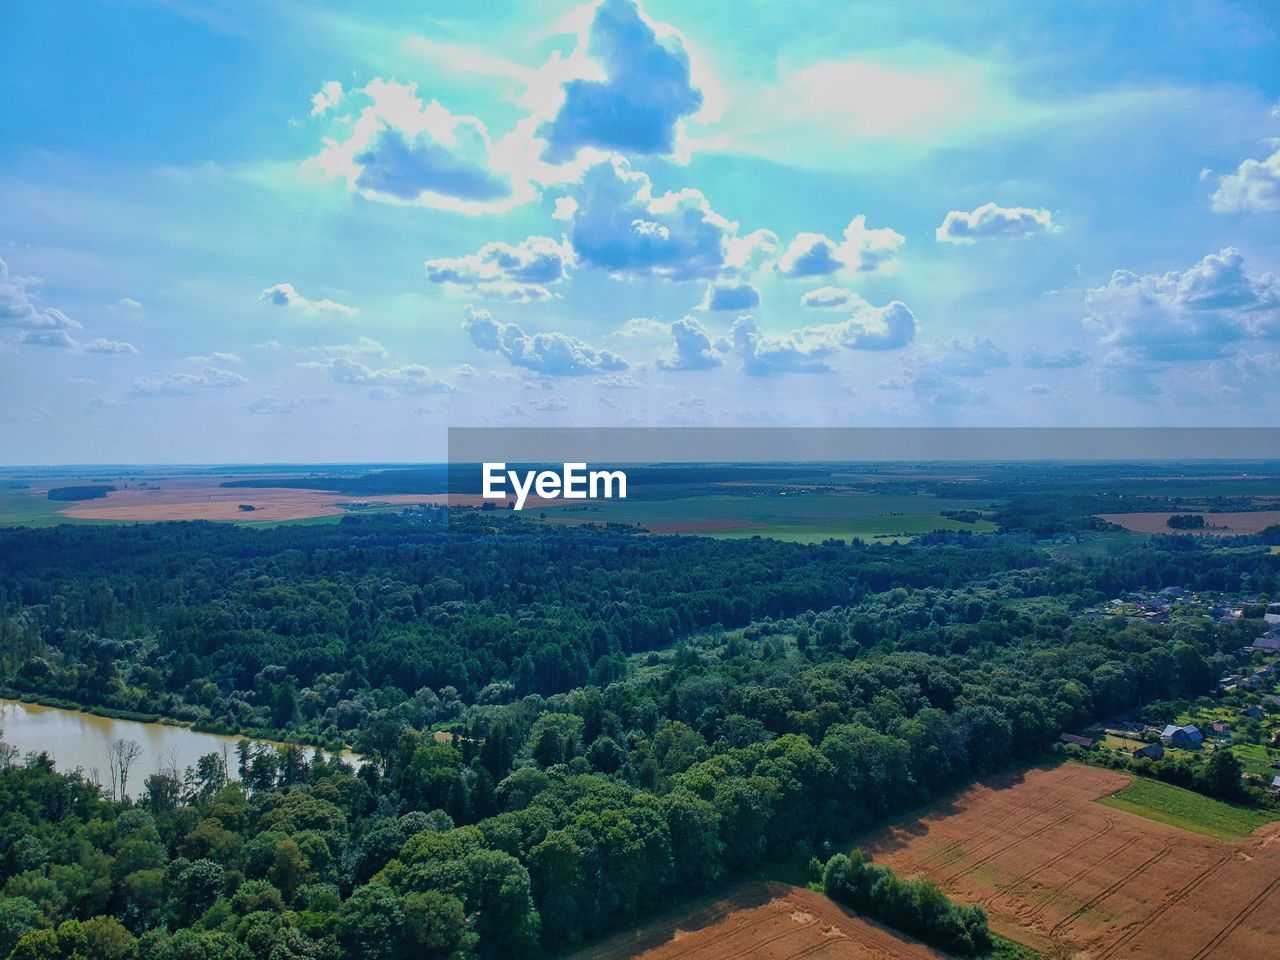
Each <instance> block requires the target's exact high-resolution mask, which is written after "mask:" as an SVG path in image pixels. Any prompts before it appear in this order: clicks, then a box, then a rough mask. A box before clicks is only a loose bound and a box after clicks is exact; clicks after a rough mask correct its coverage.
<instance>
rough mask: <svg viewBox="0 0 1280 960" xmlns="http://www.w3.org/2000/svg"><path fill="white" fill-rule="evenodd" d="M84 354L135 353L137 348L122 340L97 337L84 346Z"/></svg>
mask: <svg viewBox="0 0 1280 960" xmlns="http://www.w3.org/2000/svg"><path fill="white" fill-rule="evenodd" d="M84 352H85V353H137V352H138V348H137V347H135V346H134V345H133V344H132V343H125V342H124V341H123V340H107V339H104V338H103V337H97V338H96V339H93V340H90V341H89V342H88V343H86V344H85V345H84Z"/></svg>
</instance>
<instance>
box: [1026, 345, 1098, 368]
mask: <svg viewBox="0 0 1280 960" xmlns="http://www.w3.org/2000/svg"><path fill="white" fill-rule="evenodd" d="M1088 362H1089V359H1088V357H1086V356H1085V355H1084V351H1083V350H1077V349H1075V348H1072V349H1070V350H1063V351H1062V352H1061V353H1045V352H1043V351H1041V350H1037V349H1032V350H1028V351H1027V352H1026V354H1025V355H1024V356H1023V358H1022V365H1023V366H1024V367H1028V368H1030V369H1032V370H1068V369H1070V368H1072V367H1082V366H1084V365H1085V364H1086V363H1088Z"/></svg>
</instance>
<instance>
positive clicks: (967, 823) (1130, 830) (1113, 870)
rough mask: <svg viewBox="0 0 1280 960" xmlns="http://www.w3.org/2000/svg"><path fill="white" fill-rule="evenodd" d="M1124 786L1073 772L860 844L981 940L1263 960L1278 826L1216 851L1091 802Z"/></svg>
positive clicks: (1074, 768) (968, 799)
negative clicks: (960, 907)
mask: <svg viewBox="0 0 1280 960" xmlns="http://www.w3.org/2000/svg"><path fill="white" fill-rule="evenodd" d="M1130 783H1131V778H1130V777H1128V776H1125V775H1122V774H1119V773H1114V772H1112V771H1108V770H1100V769H1097V768H1093V767H1086V766H1082V765H1078V764H1063V765H1061V766H1056V767H1052V768H1036V769H1033V770H1030V771H1027V772H1026V773H1024V774H1016V775H1009V776H1005V777H1002V778H998V779H994V780H990V781H987V782H985V783H983V784H980V785H977V786H975V787H973V788H971V789H969V790H966V791H965V792H963V793H961V794H960V795H958V796H956V797H953V798H951V799H949V800H946V801H943V802H942V803H939V804H937V805H935V806H934V807H933V808H931V809H930V810H929V811H927V812H926V813H925V814H924V815H922V816H919V817H916V818H913V819H911V820H908V821H905V822H902V823H899V824H896V825H894V826H892V827H889V828H887V829H885V830H882V831H879V832H878V833H876V834H874V835H872V836H870V837H868V838H866V839H865V840H864V841H862V842H861V844H860V846H862V848H863V849H864V850H866V852H867V853H869V854H870V855H871V856H873V857H874V858H875V859H876V860H877V861H878V862H880V863H885V864H888V865H889V866H891V867H893V868H894V869H895V870H897V871H899V872H901V873H902V874H904V875H908V876H921V875H923V876H929V877H932V878H933V879H934V880H936V881H937V882H938V883H939V884H940V885H941V886H942V887H943V888H944V889H945V890H946V891H947V892H948V893H949V894H951V895H952V896H954V897H955V898H956V899H957V900H959V901H961V902H963V903H977V904H980V905H981V906H982V907H983V908H984V909H986V910H987V912H988V914H989V915H990V921H991V926H992V929H993V930H995V931H996V932H997V933H999V934H1001V935H1003V936H1006V937H1009V938H1011V939H1014V940H1017V941H1019V942H1021V943H1024V944H1026V945H1027V946H1030V947H1032V948H1033V949H1037V950H1041V951H1042V952H1046V953H1051V952H1054V951H1058V952H1061V951H1071V952H1073V953H1075V954H1076V955H1077V956H1079V957H1081V958H1089V960H1105V958H1120V957H1127V958H1135V960H1145V958H1151V960H1210V958H1215V957H1231V958H1233V960H1236V958H1238V960H1263V958H1269V957H1273V956H1275V955H1276V950H1275V947H1276V944H1277V943H1278V942H1280V824H1268V825H1266V826H1263V827H1262V828H1261V829H1259V830H1257V831H1256V832H1255V833H1253V834H1251V835H1249V836H1247V837H1245V838H1243V839H1240V840H1237V841H1235V842H1232V843H1226V842H1222V841H1219V840H1214V839H1210V838H1209V837H1205V836H1201V835H1198V834H1195V833H1189V832H1187V831H1185V830H1180V829H1178V828H1176V827H1173V826H1169V825H1168V824H1164V823H1159V822H1157V821H1155V820H1152V819H1149V818H1147V817H1145V816H1139V815H1137V814H1135V813H1132V812H1129V811H1127V810H1121V809H1116V808H1115V807H1113V806H1108V805H1106V804H1102V803H1096V802H1094V801H1096V800H1098V799H1100V798H1102V797H1107V796H1111V795H1113V794H1116V793H1119V792H1120V791H1123V790H1124V789H1125V788H1127V787H1129V786H1130Z"/></svg>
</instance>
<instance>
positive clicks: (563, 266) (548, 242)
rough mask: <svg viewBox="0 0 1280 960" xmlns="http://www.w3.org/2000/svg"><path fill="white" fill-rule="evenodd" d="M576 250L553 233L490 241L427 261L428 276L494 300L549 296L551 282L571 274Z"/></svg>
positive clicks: (436, 281) (532, 299) (522, 299)
mask: <svg viewBox="0 0 1280 960" xmlns="http://www.w3.org/2000/svg"><path fill="white" fill-rule="evenodd" d="M572 263H573V250H572V249H571V248H570V247H569V245H568V244H567V243H564V242H563V241H559V240H553V239H552V238H551V237H528V238H527V239H525V240H522V241H521V242H520V243H518V244H515V245H512V244H509V243H501V242H494V243H486V244H485V245H484V246H482V247H481V248H480V250H479V252H478V253H474V254H471V255H470V256H465V257H442V258H438V259H435V260H428V261H426V269H427V279H428V280H430V281H431V282H432V283H440V284H448V285H450V286H454V287H459V288H462V289H465V290H468V291H470V292H472V293H475V294H478V295H479V296H483V297H487V298H489V299H494V300H507V301H515V302H529V301H536V300H547V299H549V298H550V297H551V291H550V290H548V289H547V287H548V285H549V284H554V283H558V282H560V281H561V280H563V279H565V277H567V276H568V268H569V267H570V266H571V265H572Z"/></svg>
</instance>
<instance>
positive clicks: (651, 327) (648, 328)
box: [609, 317, 671, 339]
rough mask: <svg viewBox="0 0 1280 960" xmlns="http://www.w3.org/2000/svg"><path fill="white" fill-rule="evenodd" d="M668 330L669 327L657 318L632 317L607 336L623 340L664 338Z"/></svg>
mask: <svg viewBox="0 0 1280 960" xmlns="http://www.w3.org/2000/svg"><path fill="white" fill-rule="evenodd" d="M670 330H671V325H670V324H667V323H663V322H662V321H661V320H659V319H658V318H657V317H632V318H631V319H630V320H628V321H627V322H626V323H624V324H623V325H622V326H620V327H619V328H618V329H617V330H614V331H612V332H610V334H609V336H611V337H619V338H623V339H635V338H643V337H665V336H666V335H667V334H668V333H669V332H670Z"/></svg>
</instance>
